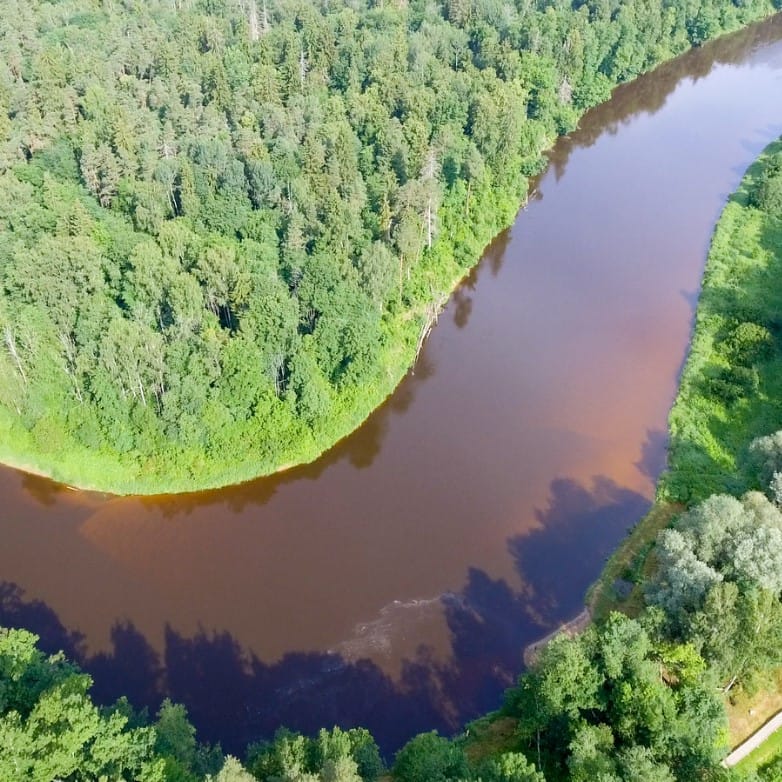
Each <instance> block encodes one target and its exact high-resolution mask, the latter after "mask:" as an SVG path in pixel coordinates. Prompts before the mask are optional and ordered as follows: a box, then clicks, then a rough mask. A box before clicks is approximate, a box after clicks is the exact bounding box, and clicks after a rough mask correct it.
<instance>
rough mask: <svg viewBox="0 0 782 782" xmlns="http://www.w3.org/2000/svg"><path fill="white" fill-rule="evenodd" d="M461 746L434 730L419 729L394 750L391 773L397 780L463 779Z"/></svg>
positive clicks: (445, 781) (443, 781) (464, 762)
mask: <svg viewBox="0 0 782 782" xmlns="http://www.w3.org/2000/svg"><path fill="white" fill-rule="evenodd" d="M468 773H469V770H468V766H467V759H466V758H465V756H464V753H463V752H462V751H461V749H460V748H459V747H458V746H456V745H455V744H453V743H451V742H450V741H448V739H445V738H443V737H442V736H438V735H437V733H435V732H432V733H421V734H419V735H418V736H416V737H415V738H413V739H411V740H410V741H409V742H408V743H407V744H405V746H404V747H402V749H400V750H399V752H397V753H396V759H395V761H394V769H393V776H394V779H395V780H398V782H454V781H455V780H459V779H466V777H467V775H468Z"/></svg>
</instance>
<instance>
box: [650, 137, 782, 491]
mask: <svg viewBox="0 0 782 782" xmlns="http://www.w3.org/2000/svg"><path fill="white" fill-rule="evenodd" d="M779 148H780V142H776V143H775V144H772V145H770V146H769V148H768V149H767V150H766V151H765V152H764V154H763V155H762V156H761V158H760V159H759V160H758V161H757V162H756V163H755V164H753V165H752V166H751V167H750V169H749V171H748V172H747V174H746V176H745V177H744V180H743V181H742V184H741V188H740V190H739V191H738V192H737V193H736V194H735V195H734V196H732V197H731V199H730V201H729V203H728V204H727V206H726V207H725V209H724V211H723V213H722V216H721V218H720V221H719V223H718V225H717V227H716V229H715V232H714V237H713V239H712V243H711V248H710V251H709V258H708V261H707V264H706V271H705V274H704V280H703V288H702V291H701V295H700V299H699V302H698V311H697V315H696V322H695V332H694V334H693V338H692V343H691V346H690V353H689V356H688V358H687V363H686V365H685V368H684V371H683V373H682V378H681V382H680V386H679V392H678V395H677V398H676V401H675V403H674V406H673V409H672V410H671V414H670V432H671V442H670V449H669V459H668V470H667V472H666V473H665V474H664V475H663V477H662V479H661V481H660V483H659V485H658V497H659V498H660V499H662V500H668V501H674V502H684V503H688V504H689V503H693V502H697V501H698V500H703V499H705V498H706V497H708V496H709V495H711V494H716V493H720V492H729V493H731V494H741V493H742V492H744V491H746V490H747V489H757V488H762V489H763V490H765V489H766V488H767V487H768V485H769V481H770V480H771V478H772V475H773V472H774V471H775V470H777V469H779V467H780V466H782V460H780V459H779V458H778V457H777V452H778V451H779V447H778V446H777V445H776V444H775V442H774V436H773V435H768V432H773V431H775V430H777V429H779V428H780V425H782V408H780V400H781V399H782V351H780V340H779V334H780V327H782V322H780V320H779V312H780V309H782V288H780V286H779V285H778V279H779V276H780V273H782V223H780V221H779V217H778V212H775V211H774V209H772V208H771V207H770V202H769V204H766V201H765V199H766V195H763V196H762V198H761V195H760V194H761V193H766V194H767V196H768V198H769V199H770V198H771V190H770V189H769V187H770V185H769V183H770V182H772V181H776V178H777V177H780V181H782V174H780V173H779V172H780V170H782V168H781V167H782V153H780V152H779ZM759 199H760V200H759ZM761 201H762V202H763V203H764V204H766V205H768V206H769V208H768V209H766V206H761ZM753 206H754V207H760V208H753ZM753 439H754V440H755V441H754V442H753V444H752V446H751V447H750V448H748V447H747V444H748V443H750V442H752V441H753Z"/></svg>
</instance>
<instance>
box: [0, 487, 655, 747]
mask: <svg viewBox="0 0 782 782" xmlns="http://www.w3.org/2000/svg"><path fill="white" fill-rule="evenodd" d="M647 505H648V502H647V500H645V499H644V498H643V497H641V496H640V495H638V494H636V493H634V492H632V491H629V490H627V489H623V488H621V487H619V486H617V485H616V484H615V483H613V482H611V481H610V480H608V479H606V478H596V479H594V481H593V484H592V486H591V487H590V488H585V487H584V486H581V485H580V484H578V483H577V482H575V481H572V480H565V479H560V480H557V481H554V482H553V483H552V486H551V499H550V501H549V505H548V507H547V508H546V509H545V510H544V511H538V512H537V517H538V519H539V521H540V524H541V526H540V527H539V528H536V529H534V530H533V531H532V532H530V533H527V534H524V535H519V536H516V537H514V538H512V539H511V540H510V541H509V544H508V545H509V548H510V551H511V554H512V555H513V558H514V560H515V564H516V566H517V568H518V571H519V573H520V574H521V577H522V586H521V587H520V588H517V587H513V586H511V585H509V584H508V582H507V581H505V580H503V579H501V578H500V579H496V578H493V577H492V576H490V575H488V574H487V573H486V572H484V571H482V570H480V569H477V568H470V569H469V571H468V573H467V578H466V583H465V585H464V586H463V588H462V589H460V590H459V591H458V592H448V593H445V594H444V595H442V597H441V599H440V603H441V607H442V610H443V614H444V618H445V621H446V623H447V626H448V629H449V631H450V636H451V638H450V640H451V650H450V651H451V654H450V655H449V656H447V657H446V658H443V657H442V656H436V655H435V654H434V652H433V651H432V650H431V649H429V648H426V647H420V648H419V649H418V650H417V652H416V654H415V655H413V656H412V658H411V659H407V660H404V661H403V662H402V665H401V671H400V673H399V674H398V675H396V676H391V675H389V674H388V673H387V672H386V671H384V670H383V669H382V668H381V667H380V666H379V665H378V664H376V663H375V662H373V661H372V660H369V659H358V660H352V659H347V658H346V657H344V656H343V655H341V654H336V653H330V652H304V651H290V652H288V653H286V654H285V655H284V656H283V657H282V658H281V659H279V660H276V661H264V660H261V659H260V658H258V657H257V656H256V655H255V654H254V653H253V652H252V650H249V649H247V648H244V647H243V646H242V645H241V644H240V643H239V642H238V641H237V639H236V638H234V637H233V636H232V635H231V634H230V633H228V632H208V631H206V630H203V629H202V630H199V631H198V632H197V633H195V634H194V635H192V636H185V635H182V634H180V633H179V632H177V631H176V630H175V629H174V628H173V627H172V626H167V627H166V629H165V639H164V644H163V648H162V650H157V649H155V648H154V646H153V645H152V644H151V643H150V641H149V640H148V639H147V638H145V637H144V635H143V634H142V633H141V632H140V631H139V630H138V628H136V627H135V626H134V625H133V624H132V623H131V622H127V621H122V622H118V623H116V624H115V625H114V627H113V628H112V631H111V636H110V640H111V647H110V650H109V651H106V652H97V653H90V652H89V650H88V649H87V646H86V643H85V641H84V638H83V637H82V636H81V635H80V634H79V633H78V632H73V631H70V630H68V629H67V628H66V627H65V626H64V625H63V623H62V622H61V620H60V619H59V618H58V616H57V615H56V613H55V612H54V611H53V610H52V609H51V608H50V607H49V606H47V605H46V604H45V603H43V602H42V601H39V600H34V599H25V596H24V592H23V590H22V589H20V588H19V587H18V586H17V585H15V584H10V583H7V582H6V583H0V625H4V626H10V627H25V628H27V629H29V630H31V631H32V632H34V633H36V634H38V635H39V636H40V637H41V648H43V649H44V650H45V651H47V652H55V651H58V650H59V649H63V650H64V651H65V652H66V654H68V656H69V657H71V658H72V659H74V660H75V661H76V662H77V663H79V665H81V667H82V668H83V669H84V670H86V671H87V672H88V673H90V674H91V675H92V676H93V679H94V682H95V684H94V688H93V693H94V696H95V699H96V700H97V701H98V702H100V703H111V702H113V701H114V700H115V699H116V698H118V697H119V696H120V695H127V696H128V697H129V699H130V701H131V703H133V704H134V705H135V706H136V707H147V708H148V709H149V711H150V713H151V714H154V713H155V712H156V711H157V709H158V707H159V704H160V702H161V700H162V699H163V698H164V697H170V698H172V700H174V701H177V702H180V703H183V704H184V705H185V706H186V707H187V709H188V711H189V714H190V717H191V719H192V721H193V724H194V725H195V726H196V728H197V729H198V735H199V739H200V740H201V741H210V742H216V741H219V742H221V743H222V746H223V749H224V750H226V751H229V752H232V753H234V754H242V753H243V751H244V749H245V747H246V746H247V744H249V743H250V742H253V741H258V740H260V739H263V738H268V737H271V736H272V735H273V734H274V731H275V730H276V729H277V728H278V727H280V726H282V725H285V726H286V727H289V728H291V729H293V730H300V731H303V732H305V733H309V734H312V733H314V732H316V731H317V730H318V729H319V728H322V727H331V726H333V725H340V726H341V727H343V728H348V727H355V726H363V727H366V728H368V729H369V730H370V731H371V732H372V734H373V735H374V736H375V738H376V740H377V742H378V744H379V745H380V747H381V750H382V751H383V752H384V754H385V755H386V757H390V756H391V753H393V752H394V751H395V750H396V749H398V748H399V747H400V746H401V745H402V744H403V743H404V742H405V741H407V740H408V739H409V738H411V737H412V736H413V735H415V734H416V733H419V732H422V731H428V730H433V729H436V730H439V731H440V732H441V733H443V734H452V733H454V732H456V731H457V730H459V729H460V728H461V726H462V725H463V724H464V723H465V722H466V721H467V720H470V719H473V718H475V717H477V716H479V715H480V714H482V713H485V712H486V711H487V710H490V709H494V708H497V706H498V705H499V701H500V697H501V694H502V692H503V690H504V689H505V688H507V687H508V686H510V685H512V684H513V683H514V681H515V679H516V677H517V676H518V674H519V673H520V672H521V671H522V669H523V661H522V654H523V650H524V648H525V647H526V646H527V645H528V644H530V643H532V642H533V641H535V640H537V639H538V638H539V637H540V636H541V635H543V634H544V633H546V632H547V631H548V630H550V629H551V628H552V627H555V626H557V625H558V624H560V623H561V622H563V621H565V620H567V619H569V618H571V616H572V614H574V613H576V612H577V611H578V610H579V609H580V606H581V605H582V598H583V595H584V591H585V589H586V588H587V586H588V585H589V584H590V583H591V582H592V581H593V580H594V579H595V578H596V577H597V575H598V572H599V569H600V565H601V562H602V559H603V557H604V556H606V555H607V554H609V553H610V551H611V550H612V549H613V547H614V546H615V545H616V543H617V541H618V540H619V539H620V538H621V536H622V533H623V532H624V531H625V529H626V528H627V527H628V526H630V525H632V524H633V523H634V522H635V521H636V520H637V519H638V518H640V516H641V515H642V514H643V512H644V511H645V510H646V507H647Z"/></svg>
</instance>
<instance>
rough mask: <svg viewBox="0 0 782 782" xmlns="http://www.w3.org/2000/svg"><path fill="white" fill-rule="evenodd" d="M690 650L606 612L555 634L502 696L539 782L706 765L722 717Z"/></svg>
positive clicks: (682, 771) (687, 773)
mask: <svg viewBox="0 0 782 782" xmlns="http://www.w3.org/2000/svg"><path fill="white" fill-rule="evenodd" d="M703 671H704V667H703V664H702V660H701V659H700V658H699V657H698V655H697V653H696V652H695V651H694V649H693V648H692V647H676V646H673V647H672V646H670V645H668V644H665V643H660V642H658V641H654V640H653V639H652V637H651V636H650V634H649V632H648V631H647V630H646V629H645V627H644V625H643V624H642V623H640V622H638V621H636V620H632V619H628V618H627V617H625V616H623V615H621V614H611V615H610V616H609V618H608V619H607V620H606V622H605V623H604V624H602V625H600V626H595V625H593V626H591V627H590V628H589V629H587V630H586V631H585V632H584V633H583V634H582V635H580V636H578V637H576V638H566V637H563V636H560V637H559V638H556V639H554V640H553V641H552V642H551V643H550V644H549V645H548V646H547V647H546V648H545V649H544V651H543V652H542V654H541V657H540V659H539V661H538V663H537V665H536V666H535V668H534V669H533V670H531V671H530V672H529V673H527V674H525V675H523V676H522V677H521V679H520V680H519V685H518V687H516V688H514V689H511V690H509V691H508V693H507V694H506V701H505V707H504V711H505V712H506V713H507V714H510V715H512V716H515V717H517V718H518V720H519V728H518V731H519V737H520V739H521V741H522V749H523V750H524V751H525V753H526V754H527V755H528V756H532V757H536V758H537V759H538V764H539V766H540V767H541V768H542V769H543V770H544V771H545V773H546V777H547V778H548V779H571V780H579V781H580V780H584V781H586V780H595V779H602V780H606V781H607V780H614V779H616V780H622V779H654V780H674V779H675V780H689V779H694V778H697V777H698V775H700V774H702V773H704V772H706V771H708V770H709V769H712V768H714V767H715V766H716V760H717V758H718V757H719V753H720V743H721V740H722V733H723V730H724V723H725V717H724V712H723V710H722V707H721V704H720V703H719V701H718V700H717V699H716V696H715V694H714V692H713V689H712V688H711V687H710V686H709V683H708V679H707V678H706V677H705V676H704V673H703Z"/></svg>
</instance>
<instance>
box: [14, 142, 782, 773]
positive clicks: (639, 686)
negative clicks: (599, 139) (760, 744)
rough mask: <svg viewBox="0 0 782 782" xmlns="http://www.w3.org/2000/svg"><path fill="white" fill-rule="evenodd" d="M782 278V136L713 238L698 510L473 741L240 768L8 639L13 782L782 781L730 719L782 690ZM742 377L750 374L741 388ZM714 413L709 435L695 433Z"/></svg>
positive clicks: (682, 395) (692, 458) (470, 730)
mask: <svg viewBox="0 0 782 782" xmlns="http://www.w3.org/2000/svg"><path fill="white" fill-rule="evenodd" d="M780 272H782V141H781V142H777V143H776V144H775V145H772V147H771V148H770V149H769V150H767V152H766V153H765V155H764V156H763V157H762V158H761V160H760V161H759V162H758V163H757V164H756V165H754V166H753V167H752V168H751V169H750V171H749V173H748V174H747V176H746V177H745V179H744V181H743V183H742V187H741V189H740V190H739V191H738V193H737V194H735V195H734V196H733V197H732V198H731V200H730V202H729V203H728V205H727V206H726V209H725V211H724V213H723V215H722V218H721V219H720V223H719V225H718V227H717V230H716V232H715V235H714V239H713V242H712V247H711V251H710V256H709V260H708V265H707V273H706V277H705V280H704V289H703V295H702V300H701V304H700V305H699V309H698V317H697V323H696V329H695V335H694V338H693V346H692V350H691V353H690V356H689V358H688V362H687V366H686V367H685V370H684V374H683V378H682V385H681V388H680V392H679V397H678V399H677V401H676V404H675V406H674V411H673V412H672V414H671V433H672V453H671V457H672V458H671V463H670V466H669V469H668V472H667V474H666V475H665V476H664V479H663V480H662V481H661V483H660V486H659V502H660V503H662V502H665V501H666V498H667V497H670V495H671V493H672V492H673V491H674V490H675V491H677V492H683V491H684V490H685V488H684V487H688V488H687V489H686V490H687V491H689V492H690V493H691V495H692V496H693V499H692V500H691V501H690V502H688V503H679V504H678V505H677V506H676V508H677V509H678V511H677V512H676V513H675V515H674V518H673V521H672V523H671V524H670V525H669V526H667V527H666V528H665V529H663V530H662V531H661V532H660V533H659V534H658V535H657V537H656V540H655V541H654V545H653V547H652V548H651V549H650V550H647V551H644V552H642V554H643V558H644V560H645V562H644V563H643V565H644V567H643V568H641V569H640V570H638V571H637V572H636V573H635V575H633V573H626V574H625V575H626V577H627V578H631V579H634V580H635V581H636V582H637V583H636V586H637V589H638V590H640V593H641V595H642V603H641V605H640V606H637V605H632V604H627V605H625V606H624V610H625V613H618V612H616V611H612V612H599V613H598V615H597V616H596V621H594V622H593V623H592V624H591V625H590V626H589V627H588V628H587V629H586V630H585V631H583V632H582V633H581V634H579V635H577V636H576V637H572V638H571V637H567V636H564V635H560V636H558V637H557V638H555V639H554V640H553V641H551V642H550V643H549V644H548V645H547V646H545V648H544V649H543V650H542V651H541V653H540V655H539V657H538V659H537V660H536V661H535V662H534V663H533V664H532V666H531V667H530V669H529V670H528V671H527V672H525V673H524V674H522V675H521V676H520V678H519V680H518V682H517V683H516V684H515V685H514V686H512V687H510V688H509V689H508V690H507V691H506V694H505V698H504V701H503V703H502V704H501V706H500V708H499V709H498V711H497V712H495V713H492V714H490V715H487V716H486V717H484V718H482V719H480V720H478V721H476V722H475V723H473V724H471V725H469V726H467V728H466V730H465V731H464V733H463V734H462V735H461V736H457V737H455V738H453V739H448V738H444V737H441V736H438V735H437V734H436V733H424V734H420V735H418V736H416V737H414V738H413V739H412V740H411V741H409V742H408V743H407V744H406V745H405V746H404V747H402V748H401V749H400V750H399V751H398V752H397V753H396V755H395V757H394V758H392V759H390V758H385V759H384V758H383V757H381V754H380V752H379V750H378V747H377V745H376V743H375V742H374V740H373V738H372V736H371V735H370V734H369V733H368V732H367V731H366V730H363V729H361V728H351V729H341V728H339V727H334V728H332V729H330V730H328V729H322V730H321V731H320V732H319V733H318V734H317V735H315V736H310V737H307V736H303V735H300V734H297V733H293V732H290V731H287V730H285V729H284V728H281V729H280V730H279V731H278V732H277V734H276V735H275V736H274V737H273V738H272V739H270V740H266V741H259V742H257V743H255V744H252V745H250V746H249V747H247V749H246V752H245V754H244V756H243V757H242V758H241V759H237V758H235V757H231V756H228V757H225V756H224V755H223V752H222V750H221V748H220V746H219V745H205V744H200V743H199V742H198V741H197V737H196V732H195V729H194V728H193V726H192V725H191V723H190V721H189V719H188V715H187V712H186V710H185V708H184V707H183V706H181V705H177V704H174V703H171V702H170V701H168V700H166V701H164V702H163V704H162V705H161V707H160V709H159V711H158V712H157V714H155V715H150V714H148V713H147V712H146V711H143V712H138V711H135V710H134V709H133V707H132V706H131V704H129V703H128V702H127V700H126V699H124V698H121V699H120V700H119V701H117V702H116V703H114V704H112V705H108V706H97V705H96V704H95V703H94V702H93V701H92V699H91V697H90V694H89V688H90V685H91V682H90V679H89V677H88V676H87V675H86V674H83V673H81V672H80V671H79V670H78V668H77V667H76V666H75V665H73V664H72V663H70V662H69V661H68V660H66V659H65V658H64V657H63V655H62V654H57V655H54V656H46V655H45V654H44V653H43V652H41V651H39V650H38V649H37V647H36V637H35V636H33V635H32V634H31V633H29V632H26V631H24V630H19V629H0V778H2V779H9V780H14V782H16V780H19V782H27V781H28V780H29V782H51V780H52V779H64V780H68V782H82V780H83V781H84V782H87V781H88V780H95V779H102V780H127V781H128V782H130V781H131V780H138V782H253V781H254V780H259V781H260V782H375V781H376V780H387V781H388V782H545V780H548V782H692V780H703V781H704V782H711V781H713V782H779V780H782V755H778V756H777V757H775V758H772V759H771V760H770V761H769V762H765V763H763V764H761V765H759V767H757V768H750V769H747V768H740V767H736V768H732V769H728V768H725V767H724V766H723V765H722V763H721V761H722V759H723V758H724V756H725V754H726V752H727V749H728V745H729V734H728V719H727V714H726V707H729V706H730V704H731V702H732V700H733V699H734V698H735V697H736V696H737V694H742V695H743V696H747V695H752V694H754V693H757V692H759V691H761V690H763V689H766V688H771V687H774V686H777V685H778V683H779V681H778V673H779V669H780V667H781V666H782V601H781V600H780V595H781V594H782V432H780V431H776V432H773V431H772V432H770V433H768V434H765V435H761V436H759V437H757V436H755V431H756V429H757V428H758V427H762V426H765V425H767V424H768V423H769V422H770V421H772V420H773V416H772V415H771V414H770V413H769V412H768V411H766V412H765V414H764V415H763V416H761V417H760V418H759V419H758V416H757V411H758V409H763V408H758V407H757V405H763V404H766V405H776V406H777V407H778V406H779V405H780V402H779V400H780V399H781V398H782V397H780V396H779V395H773V394H772V393H771V392H772V391H773V389H774V388H775V387H776V386H775V385H774V384H779V383H782V343H781V342H780V333H779V332H780V330H779V327H778V326H777V325H775V324H776V323H777V321H776V319H777V318H778V314H777V313H778V312H779V306H778V305H779V302H778V300H779V299H780V297H782V290H780V288H779V285H778V284H773V281H778V280H779V277H780ZM731 369H733V370H734V371H735V370H737V369H743V370H745V371H744V372H736V374H735V375H734V376H731V375H727V378H726V374H727V373H728V372H729V371H730V370H731ZM731 377H734V378H738V379H739V380H741V381H742V382H741V383H740V382H738V380H735V379H734V381H733V383H732V384H730V385H729V384H728V380H729V379H730V378H731ZM747 377H750V378H755V380H756V383H755V382H752V383H750V382H748V381H747V380H746V378H747ZM707 407H708V409H710V411H711V413H712V415H711V417H710V418H709V419H708V420H709V422H710V428H709V427H708V426H705V425H704V426H701V427H692V428H691V429H688V428H687V422H688V421H698V420H699V417H701V416H702V415H703V410H704V408H707ZM720 410H722V412H723V415H722V416H720V414H719V411H720ZM780 418H782V416H777V418H776V421H777V425H778V424H779V420H780ZM690 431H692V432H698V433H700V436H701V440H702V441H704V442H706V443H707V444H708V445H709V447H710V449H711V453H713V454H718V453H720V447H721V448H722V449H723V450H724V451H725V453H730V452H731V449H732V448H734V447H735V448H736V449H737V453H738V454H739V457H737V464H738V465H739V467H738V468H737V469H736V470H733V471H731V470H729V469H725V470H724V471H723V472H722V473H719V472H718V471H717V470H716V469H715V470H713V471H712V472H711V473H708V472H704V473H702V477H703V485H701V486H699V485H698V484H697V481H696V475H697V474H698V472H697V470H698V469H699V468H700V465H701V464H702V460H703V459H704V458H705V456H704V453H703V451H705V448H703V447H702V446H699V443H698V442H696V441H694V440H693V439H690V440H687V439H686V438H685V435H686V433H687V432H690ZM742 436H743V438H744V444H743V447H740V448H739V446H738V445H736V444H737V443H738V442H739V441H740V440H741V438H742ZM685 445H686V447H685ZM726 458H727V457H726ZM720 475H721V476H722V477H719V476H720ZM737 486H739V487H740V489H739V492H736V491H735V488H736V487H737ZM699 494H700V496H699ZM644 523H645V522H641V526H643V525H644ZM615 602H616V604H617V605H619V606H620V607H622V606H621V603H622V600H621V599H620V598H618V597H617V599H616V601H615ZM387 761H390V762H388V765H386V762H387Z"/></svg>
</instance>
